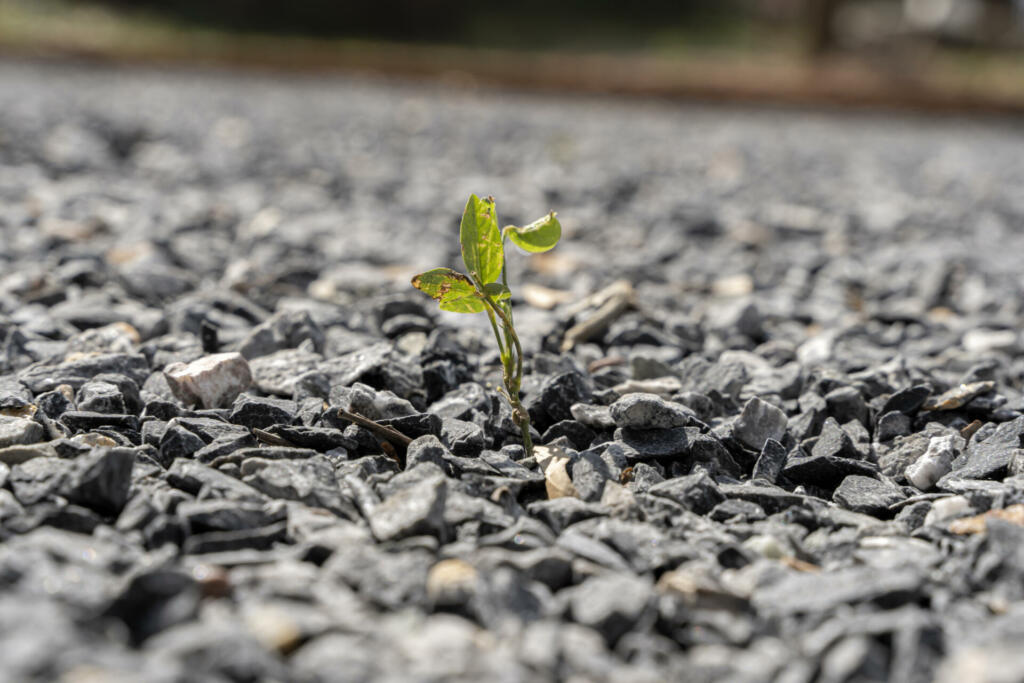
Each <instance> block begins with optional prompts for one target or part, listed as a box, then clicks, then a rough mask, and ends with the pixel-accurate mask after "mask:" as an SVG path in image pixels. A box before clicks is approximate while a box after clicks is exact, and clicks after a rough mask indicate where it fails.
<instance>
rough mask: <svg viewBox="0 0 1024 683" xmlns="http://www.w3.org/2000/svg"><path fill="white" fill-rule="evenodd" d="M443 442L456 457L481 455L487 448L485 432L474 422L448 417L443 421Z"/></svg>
mask: <svg viewBox="0 0 1024 683" xmlns="http://www.w3.org/2000/svg"><path fill="white" fill-rule="evenodd" d="M441 442H442V443H443V444H444V445H445V446H447V447H448V448H449V449H451V451H452V453H454V454H455V455H462V456H475V455H479V453H480V451H481V450H483V448H484V446H485V441H484V430H483V429H482V428H481V427H480V426H479V425H477V424H474V423H472V422H466V421H464V420H456V419H455V418H451V417H446V418H444V419H442V420H441Z"/></svg>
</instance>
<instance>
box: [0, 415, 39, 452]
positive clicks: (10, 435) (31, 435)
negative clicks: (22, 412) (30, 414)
mask: <svg viewBox="0 0 1024 683" xmlns="http://www.w3.org/2000/svg"><path fill="white" fill-rule="evenodd" d="M45 433H46V432H45V431H44V429H43V426H42V425H41V424H39V423H38V422H35V421H34V420H30V419H27V418H24V417H8V416H5V415H0V448H6V447H8V446H16V445H24V444H32V443H36V442H38V441H42V440H43V438H44V436H45Z"/></svg>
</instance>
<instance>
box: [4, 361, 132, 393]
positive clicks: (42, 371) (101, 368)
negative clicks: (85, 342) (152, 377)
mask: <svg viewBox="0 0 1024 683" xmlns="http://www.w3.org/2000/svg"><path fill="white" fill-rule="evenodd" d="M102 374H114V375H125V376H126V377H129V378H130V379H131V380H133V381H134V382H135V384H136V385H138V386H142V384H143V383H144V382H145V381H146V378H147V377H148V376H149V363H148V361H147V360H146V357H145V356H142V355H136V354H121V353H110V354H101V355H97V356H90V357H86V358H81V359H78V360H73V361H68V362H66V363H59V364H57V365H49V364H45V363H39V364H36V365H33V366H31V367H29V368H26V369H25V370H23V371H22V372H21V373H20V374H19V375H18V379H19V380H21V382H22V383H23V384H25V386H27V387H28V388H29V389H31V390H32V392H33V393H36V394H39V393H42V392H44V391H49V390H51V389H55V388H57V387H58V386H60V385H61V384H68V385H70V386H71V387H72V388H73V389H75V390H77V389H78V388H79V387H81V386H82V385H83V384H85V383H86V382H87V381H89V380H90V379H92V378H93V377H95V376H96V375H102Z"/></svg>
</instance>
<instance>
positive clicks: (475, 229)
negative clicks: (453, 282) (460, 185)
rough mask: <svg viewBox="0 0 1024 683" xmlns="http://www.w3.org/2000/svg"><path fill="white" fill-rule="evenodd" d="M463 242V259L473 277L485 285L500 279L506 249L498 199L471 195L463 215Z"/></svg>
mask: <svg viewBox="0 0 1024 683" xmlns="http://www.w3.org/2000/svg"><path fill="white" fill-rule="evenodd" d="M459 241H460V242H461V243H462V260H463V261H464V262H465V264H466V269H467V270H469V273H470V275H475V277H476V279H478V280H479V281H480V283H481V284H485V285H486V284H488V283H490V282H494V281H495V280H497V279H498V276H499V275H501V265H502V261H503V260H504V250H503V249H502V246H501V231H500V230H498V213H497V211H496V210H495V208H494V199H492V198H490V197H488V198H487V199H480V198H478V197H477V196H476V195H475V194H474V195H470V197H469V201H468V202H466V210H465V211H464V212H463V213H462V224H461V225H460V226H459Z"/></svg>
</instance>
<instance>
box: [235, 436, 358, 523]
mask: <svg viewBox="0 0 1024 683" xmlns="http://www.w3.org/2000/svg"><path fill="white" fill-rule="evenodd" d="M262 450H264V449H256V451H255V454H259V452H260V451H262ZM308 455H309V457H305V458H303V459H297V460H295V459H283V460H268V459H265V458H262V457H250V458H248V459H246V460H244V461H243V462H242V464H241V475H242V481H243V482H244V483H246V484H248V485H249V486H251V487H253V488H254V489H256V490H258V491H262V492H263V493H265V494H266V495H268V496H270V497H272V498H281V499H284V500H295V501H298V502H300V503H305V504H306V505H310V506H313V507H322V508H326V509H327V510H330V511H331V512H333V513H335V514H337V515H341V516H343V517H353V516H354V508H353V506H352V504H351V503H350V502H349V501H348V500H347V499H346V497H345V496H344V495H343V494H342V490H341V488H340V487H339V485H338V480H337V477H336V475H335V473H334V468H333V466H332V465H331V463H330V461H329V460H328V459H327V458H325V457H324V456H322V455H318V454H315V453H313V454H308Z"/></svg>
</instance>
